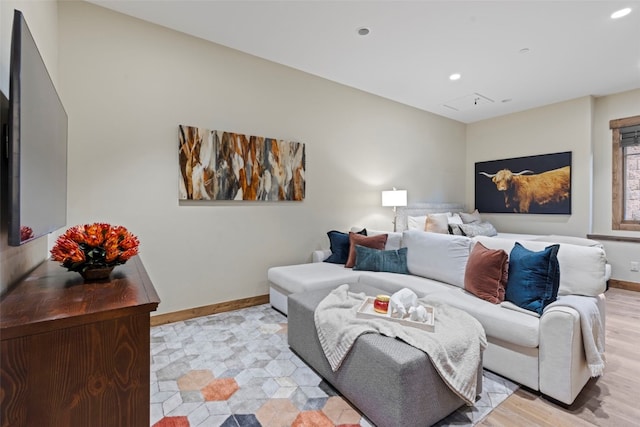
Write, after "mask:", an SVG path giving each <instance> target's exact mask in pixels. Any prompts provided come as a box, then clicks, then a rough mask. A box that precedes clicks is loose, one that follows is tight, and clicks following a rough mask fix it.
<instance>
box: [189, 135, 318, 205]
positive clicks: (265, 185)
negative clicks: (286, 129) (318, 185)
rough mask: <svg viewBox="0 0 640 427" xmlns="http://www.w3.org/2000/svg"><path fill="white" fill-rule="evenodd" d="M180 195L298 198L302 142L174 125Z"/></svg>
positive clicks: (301, 184) (302, 180) (302, 174)
mask: <svg viewBox="0 0 640 427" xmlns="http://www.w3.org/2000/svg"><path fill="white" fill-rule="evenodd" d="M178 161H179V166H180V176H179V187H178V192H179V193H178V198H179V199H181V200H261V201H280V200H295V201H299V200H304V197H305V162H306V158H305V146H304V144H303V143H299V142H288V141H282V140H276V139H273V138H265V137H261V136H247V135H243V134H239V133H232V132H223V131H218V130H209V129H205V128H198V127H193V126H182V125H180V126H179V127H178Z"/></svg>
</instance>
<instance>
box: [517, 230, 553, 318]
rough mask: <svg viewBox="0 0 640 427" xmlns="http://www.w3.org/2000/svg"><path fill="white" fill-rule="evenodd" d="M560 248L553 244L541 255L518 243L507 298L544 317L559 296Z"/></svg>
mask: <svg viewBox="0 0 640 427" xmlns="http://www.w3.org/2000/svg"><path fill="white" fill-rule="evenodd" d="M559 249H560V245H551V246H547V247H546V248H545V249H544V250H542V251H540V252H534V251H530V250H529V249H527V248H525V247H524V246H522V245H521V244H520V243H518V242H516V244H515V245H514V246H513V249H512V250H511V254H510V255H509V279H508V281H507V290H506V296H505V299H506V300H507V301H511V302H512V303H514V304H515V305H517V306H518V307H522V308H524V309H526V310H530V311H535V312H536V313H538V314H540V315H542V311H543V310H544V308H545V307H546V306H547V305H549V304H551V303H552V302H553V301H555V300H556V298H557V296H558V287H559V286H560V264H559V263H558V250H559Z"/></svg>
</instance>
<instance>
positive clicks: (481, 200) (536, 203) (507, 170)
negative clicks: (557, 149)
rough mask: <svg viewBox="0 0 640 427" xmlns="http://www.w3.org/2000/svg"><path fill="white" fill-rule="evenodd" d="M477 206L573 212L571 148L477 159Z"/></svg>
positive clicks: (483, 209) (507, 210)
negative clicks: (525, 155) (529, 154)
mask: <svg viewBox="0 0 640 427" xmlns="http://www.w3.org/2000/svg"><path fill="white" fill-rule="evenodd" d="M475 180H476V186H475V200H476V208H477V209H478V211H480V212H486V213H530V214H560V215H568V214H570V213H571V152H570V151H567V152H563V153H553V154H543V155H539V156H528V157H516V158H511V159H503V160H493V161H489V162H478V163H476V164H475Z"/></svg>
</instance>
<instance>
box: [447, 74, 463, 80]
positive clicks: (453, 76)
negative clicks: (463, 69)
mask: <svg viewBox="0 0 640 427" xmlns="http://www.w3.org/2000/svg"><path fill="white" fill-rule="evenodd" d="M460 77H462V76H461V75H460V73H453V74H451V75H450V76H449V80H460Z"/></svg>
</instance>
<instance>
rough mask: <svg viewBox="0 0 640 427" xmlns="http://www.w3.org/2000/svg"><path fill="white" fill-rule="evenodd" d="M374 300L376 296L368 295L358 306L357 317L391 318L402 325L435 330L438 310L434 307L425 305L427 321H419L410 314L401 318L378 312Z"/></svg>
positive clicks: (430, 330)
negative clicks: (410, 316) (412, 318)
mask: <svg viewBox="0 0 640 427" xmlns="http://www.w3.org/2000/svg"><path fill="white" fill-rule="evenodd" d="M373 301H375V298H374V297H367V298H366V299H365V300H364V302H363V303H362V305H361V306H360V308H358V311H357V313H356V317H360V318H363V319H385V320H390V321H392V322H396V323H400V324H401V325H405V326H411V327H412V328H419V329H422V330H424V331H427V332H433V331H434V329H435V314H436V312H435V308H434V307H431V306H429V305H425V306H424V308H426V309H427V320H426V321H425V322H418V321H415V320H411V319H410V318H409V315H408V314H407V315H406V316H405V317H404V318H400V317H391V316H390V315H389V314H388V313H378V312H377V311H375V310H374V309H373ZM389 310H391V307H389Z"/></svg>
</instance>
